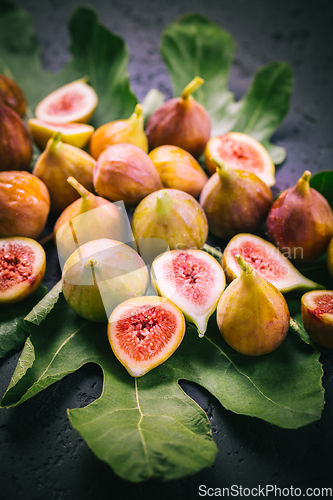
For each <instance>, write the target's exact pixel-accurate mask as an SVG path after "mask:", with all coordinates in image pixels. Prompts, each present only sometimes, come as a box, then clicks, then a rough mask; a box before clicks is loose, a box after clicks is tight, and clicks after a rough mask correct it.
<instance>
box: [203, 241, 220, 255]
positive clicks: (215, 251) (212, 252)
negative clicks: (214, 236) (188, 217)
mask: <svg viewBox="0 0 333 500" xmlns="http://www.w3.org/2000/svg"><path fill="white" fill-rule="evenodd" d="M201 250H205V251H206V252H207V253H209V254H210V255H213V256H214V257H217V258H218V259H222V257H223V252H220V250H218V249H217V248H214V247H212V246H210V245H207V243H205V244H204V246H203V247H202V248H201Z"/></svg>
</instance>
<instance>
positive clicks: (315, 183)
mask: <svg viewBox="0 0 333 500" xmlns="http://www.w3.org/2000/svg"><path fill="white" fill-rule="evenodd" d="M310 186H311V187H312V188H314V189H316V190H317V191H318V192H319V193H320V194H322V195H323V196H324V197H325V198H326V200H327V201H328V203H329V204H330V206H331V208H332V209H333V170H323V171H321V172H318V173H317V174H314V176H313V177H312V178H311V180H310Z"/></svg>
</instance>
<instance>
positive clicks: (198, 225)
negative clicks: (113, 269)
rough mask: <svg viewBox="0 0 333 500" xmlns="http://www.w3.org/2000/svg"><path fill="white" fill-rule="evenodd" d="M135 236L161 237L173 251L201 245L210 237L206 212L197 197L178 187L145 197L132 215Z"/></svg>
mask: <svg viewBox="0 0 333 500" xmlns="http://www.w3.org/2000/svg"><path fill="white" fill-rule="evenodd" d="M132 231H133V236H134V238H135V239H136V240H137V241H138V245H139V247H140V239H149V238H152V239H155V238H157V239H160V240H164V241H165V242H167V244H168V245H169V248H170V250H173V249H178V250H180V249H184V248H198V249H199V248H201V247H202V246H203V245H204V243H205V242H206V240H207V236H208V223H207V218H206V215H205V212H204V211H203V209H202V208H201V206H200V204H199V203H198V202H197V200H196V199H195V198H193V196H191V195H190V194H188V193H185V192H184V191H180V190H178V189H161V190H160V191H156V192H154V193H151V194H150V195H149V196H147V197H146V198H144V199H143V200H142V201H141V202H140V203H139V205H138V206H137V207H136V209H135V210H134V213H133V218H132Z"/></svg>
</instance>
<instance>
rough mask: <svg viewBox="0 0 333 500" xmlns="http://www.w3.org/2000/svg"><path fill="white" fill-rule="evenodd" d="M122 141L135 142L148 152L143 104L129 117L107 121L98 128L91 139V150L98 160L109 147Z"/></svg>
mask: <svg viewBox="0 0 333 500" xmlns="http://www.w3.org/2000/svg"><path fill="white" fill-rule="evenodd" d="M121 142H126V143H128V144H134V146H137V147H138V148H140V149H142V151H144V152H145V153H148V139H147V136H146V134H145V131H144V118H143V113H142V106H141V104H137V105H136V107H135V110H134V113H133V114H132V115H131V116H130V117H129V118H128V119H126V120H115V121H113V122H109V123H105V124H104V125H102V126H100V127H99V128H98V129H96V130H95V132H94V133H93V135H92V137H91V139H90V143H89V151H90V154H91V156H93V158H95V159H96V160H97V159H98V157H99V156H100V154H101V153H103V151H105V149H106V148H107V147H109V146H112V145H113V144H119V143H121Z"/></svg>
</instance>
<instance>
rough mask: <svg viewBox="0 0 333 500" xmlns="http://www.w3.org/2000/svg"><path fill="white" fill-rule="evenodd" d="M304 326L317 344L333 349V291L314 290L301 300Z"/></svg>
mask: <svg viewBox="0 0 333 500" xmlns="http://www.w3.org/2000/svg"><path fill="white" fill-rule="evenodd" d="M301 313H302V321H303V326H304V328H305V330H306V331H307V333H308V334H309V335H310V337H311V338H312V340H314V341H315V342H316V343H317V344H319V345H321V346H323V347H326V348H328V349H333V291H332V290H320V291H319V290H313V291H312V292H307V293H305V294H304V295H303V297H302V299H301Z"/></svg>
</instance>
